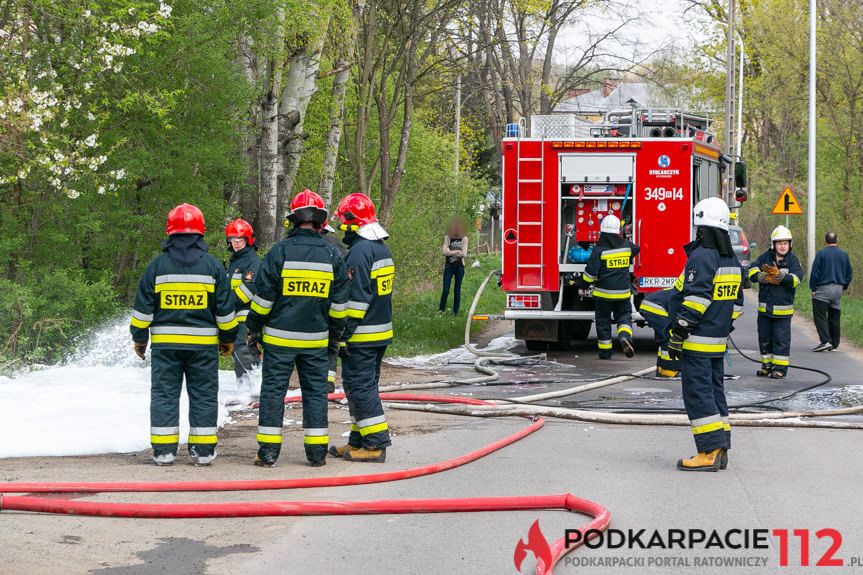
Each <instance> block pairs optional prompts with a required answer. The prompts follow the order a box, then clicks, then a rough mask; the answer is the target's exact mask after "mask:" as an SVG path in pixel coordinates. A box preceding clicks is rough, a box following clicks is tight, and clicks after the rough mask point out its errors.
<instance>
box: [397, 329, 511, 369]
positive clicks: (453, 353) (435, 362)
mask: <svg viewBox="0 0 863 575" xmlns="http://www.w3.org/2000/svg"><path fill="white" fill-rule="evenodd" d="M516 343H518V342H517V341H516V339H515V338H514V337H512V336H511V335H504V336H501V337H496V338H494V339H493V340H491V341H490V342H489V344H488V347H485V348H483V350H482V351H506V350H508V349H509V348H511V347H513V346H514V345H515V344H516ZM476 359H477V356H475V355H474V354H472V353H471V352H469V351H468V350H467V348H466V347H465V346H463V345H460V346H458V347H455V348H453V349H451V350H449V351H445V352H443V353H434V354H430V355H417V356H415V357H388V358H385V359H384V361H386V362H387V363H388V364H390V365H395V366H398V367H412V368H424V367H439V366H442V365H446V364H448V363H453V362H474V361H476Z"/></svg>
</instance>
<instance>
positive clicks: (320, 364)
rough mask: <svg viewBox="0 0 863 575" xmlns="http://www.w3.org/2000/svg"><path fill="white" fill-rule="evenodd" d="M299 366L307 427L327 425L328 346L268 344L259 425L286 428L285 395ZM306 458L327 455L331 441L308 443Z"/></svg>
mask: <svg viewBox="0 0 863 575" xmlns="http://www.w3.org/2000/svg"><path fill="white" fill-rule="evenodd" d="M294 365H296V366H297V376H298V378H299V380H300V390H301V391H302V394H303V428H308V429H313V428H317V429H321V428H326V427H327V366H328V362H327V348H325V347H316V348H311V349H299V348H288V347H279V346H275V345H264V366H263V370H262V371H261V376H262V380H261V400H260V401H261V405H260V408H259V410H258V425H260V426H261V427H282V419H283V418H284V416H285V394H286V393H287V391H288V382H289V381H290V379H291V373H293V371H294ZM259 445H260V446H261V447H268V448H271V447H276V448H277V449H279V450H281V447H282V445H281V444H280V443H259ZM304 446H305V449H306V458H308V459H309V460H310V461H320V460H321V459H323V458H324V457H325V456H326V453H327V447H328V444H326V443H317V444H314V445H309V444H305V443H304Z"/></svg>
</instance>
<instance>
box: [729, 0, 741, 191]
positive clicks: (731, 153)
mask: <svg viewBox="0 0 863 575" xmlns="http://www.w3.org/2000/svg"><path fill="white" fill-rule="evenodd" d="M734 2H735V0H728V24H727V25H726V36H725V38H726V41H725V45H726V49H725V153H726V154H727V155H728V156H729V157H731V158H732V161H731V164H729V165H728V169H727V171H726V172H725V173H726V187H725V192H726V197H725V202H726V203H728V204H731V203H733V202H734V187H735V186H734V163H735V162H734V116H735V115H736V114H735V111H734V12H735V10H734ZM741 73H742V71H741Z"/></svg>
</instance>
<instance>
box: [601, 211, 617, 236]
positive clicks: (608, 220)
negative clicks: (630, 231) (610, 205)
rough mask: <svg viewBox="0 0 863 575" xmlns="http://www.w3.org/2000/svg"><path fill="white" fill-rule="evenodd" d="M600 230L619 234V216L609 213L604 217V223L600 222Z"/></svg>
mask: <svg viewBox="0 0 863 575" xmlns="http://www.w3.org/2000/svg"><path fill="white" fill-rule="evenodd" d="M599 231H600V232H602V233H604V234H619V233H620V220H619V219H618V217H617V216H614V215H612V214H608V215H607V216H605V217H604V218H602V223H600V224H599Z"/></svg>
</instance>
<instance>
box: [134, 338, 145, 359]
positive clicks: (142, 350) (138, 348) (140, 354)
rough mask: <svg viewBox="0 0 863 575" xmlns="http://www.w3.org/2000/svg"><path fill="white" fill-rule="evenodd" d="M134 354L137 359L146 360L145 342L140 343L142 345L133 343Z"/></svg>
mask: <svg viewBox="0 0 863 575" xmlns="http://www.w3.org/2000/svg"><path fill="white" fill-rule="evenodd" d="M135 353H136V354H137V355H138V357H140V358H141V360H146V359H147V342H146V341H145V342H142V343H138V342H135Z"/></svg>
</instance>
